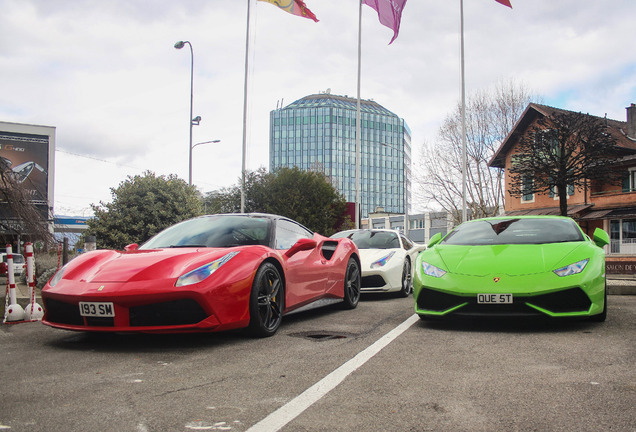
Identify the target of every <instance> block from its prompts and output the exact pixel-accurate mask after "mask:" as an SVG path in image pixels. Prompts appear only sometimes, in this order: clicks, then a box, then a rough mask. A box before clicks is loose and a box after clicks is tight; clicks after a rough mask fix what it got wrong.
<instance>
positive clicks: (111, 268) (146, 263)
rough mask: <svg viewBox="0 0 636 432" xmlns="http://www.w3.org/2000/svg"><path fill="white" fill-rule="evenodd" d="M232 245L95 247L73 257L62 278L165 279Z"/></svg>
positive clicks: (217, 255)
mask: <svg viewBox="0 0 636 432" xmlns="http://www.w3.org/2000/svg"><path fill="white" fill-rule="evenodd" d="M235 250H236V249H234V248H218V249H212V248H210V249H208V248H206V249H198V248H175V249H157V250H141V251H132V252H121V251H114V250H99V251H95V252H91V253H87V254H84V255H81V256H79V257H78V258H75V259H74V260H72V261H71V262H69V264H68V265H67V267H66V268H65V270H64V276H63V279H70V280H76V281H81V282H94V283H106V282H110V283H112V282H134V281H143V280H166V279H172V278H175V279H176V278H178V277H179V276H181V275H182V274H184V273H186V272H188V271H191V270H194V269H196V268H198V267H200V266H202V265H205V264H208V263H210V262H212V261H214V260H216V259H219V258H221V257H223V256H225V255H226V254H228V253H230V252H232V251H235Z"/></svg>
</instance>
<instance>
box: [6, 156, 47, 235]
mask: <svg viewBox="0 0 636 432" xmlns="http://www.w3.org/2000/svg"><path fill="white" fill-rule="evenodd" d="M50 216H51V215H50V214H49V210H48V206H46V205H42V206H36V205H35V203H34V202H33V200H32V197H31V193H30V191H29V190H28V189H27V188H26V187H25V186H24V184H22V183H20V182H18V181H16V178H15V176H14V174H13V172H12V171H11V170H10V169H8V167H7V166H6V164H3V163H2V162H1V161H0V229H1V230H2V232H3V233H4V235H3V236H2V237H3V238H4V241H5V243H7V242H11V241H13V240H14V239H15V238H20V237H22V238H26V239H29V240H31V241H35V240H41V241H43V242H44V243H45V244H46V245H50V244H52V243H53V241H54V238H53V234H52V233H51V232H50V231H49V217H50Z"/></svg>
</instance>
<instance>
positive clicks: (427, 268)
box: [422, 261, 446, 278]
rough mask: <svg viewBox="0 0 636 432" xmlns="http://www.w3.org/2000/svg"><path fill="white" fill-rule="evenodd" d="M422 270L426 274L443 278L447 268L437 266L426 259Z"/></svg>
mask: <svg viewBox="0 0 636 432" xmlns="http://www.w3.org/2000/svg"><path fill="white" fill-rule="evenodd" d="M422 271H423V272H424V274H425V275H427V276H432V277H436V278H441V277H442V276H444V275H445V274H446V271H445V270H442V269H441V268H439V267H435V266H434V265H433V264H429V263H427V262H426V261H422Z"/></svg>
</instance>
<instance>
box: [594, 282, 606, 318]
mask: <svg viewBox="0 0 636 432" xmlns="http://www.w3.org/2000/svg"><path fill="white" fill-rule="evenodd" d="M604 297H605V298H604V299H603V312H601V313H600V314H598V315H592V316H591V317H590V320H591V321H593V322H604V321H605V320H606V319H607V282H605V295H604Z"/></svg>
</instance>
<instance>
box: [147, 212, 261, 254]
mask: <svg viewBox="0 0 636 432" xmlns="http://www.w3.org/2000/svg"><path fill="white" fill-rule="evenodd" d="M271 223H272V221H271V219H268V218H265V217H251V216H242V215H213V216H202V217H198V218H195V219H190V220H187V221H184V222H181V223H178V224H176V225H173V226H171V227H170V228H167V229H165V230H163V231H162V232H160V233H159V234H157V235H156V236H154V237H153V238H151V239H150V240H148V241H147V242H146V243H144V244H143V245H142V246H140V247H139V249H142V250H144V249H145V250H147V249H160V248H175V247H233V246H247V245H263V246H269V245H270V233H271V230H270V226H271Z"/></svg>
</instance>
